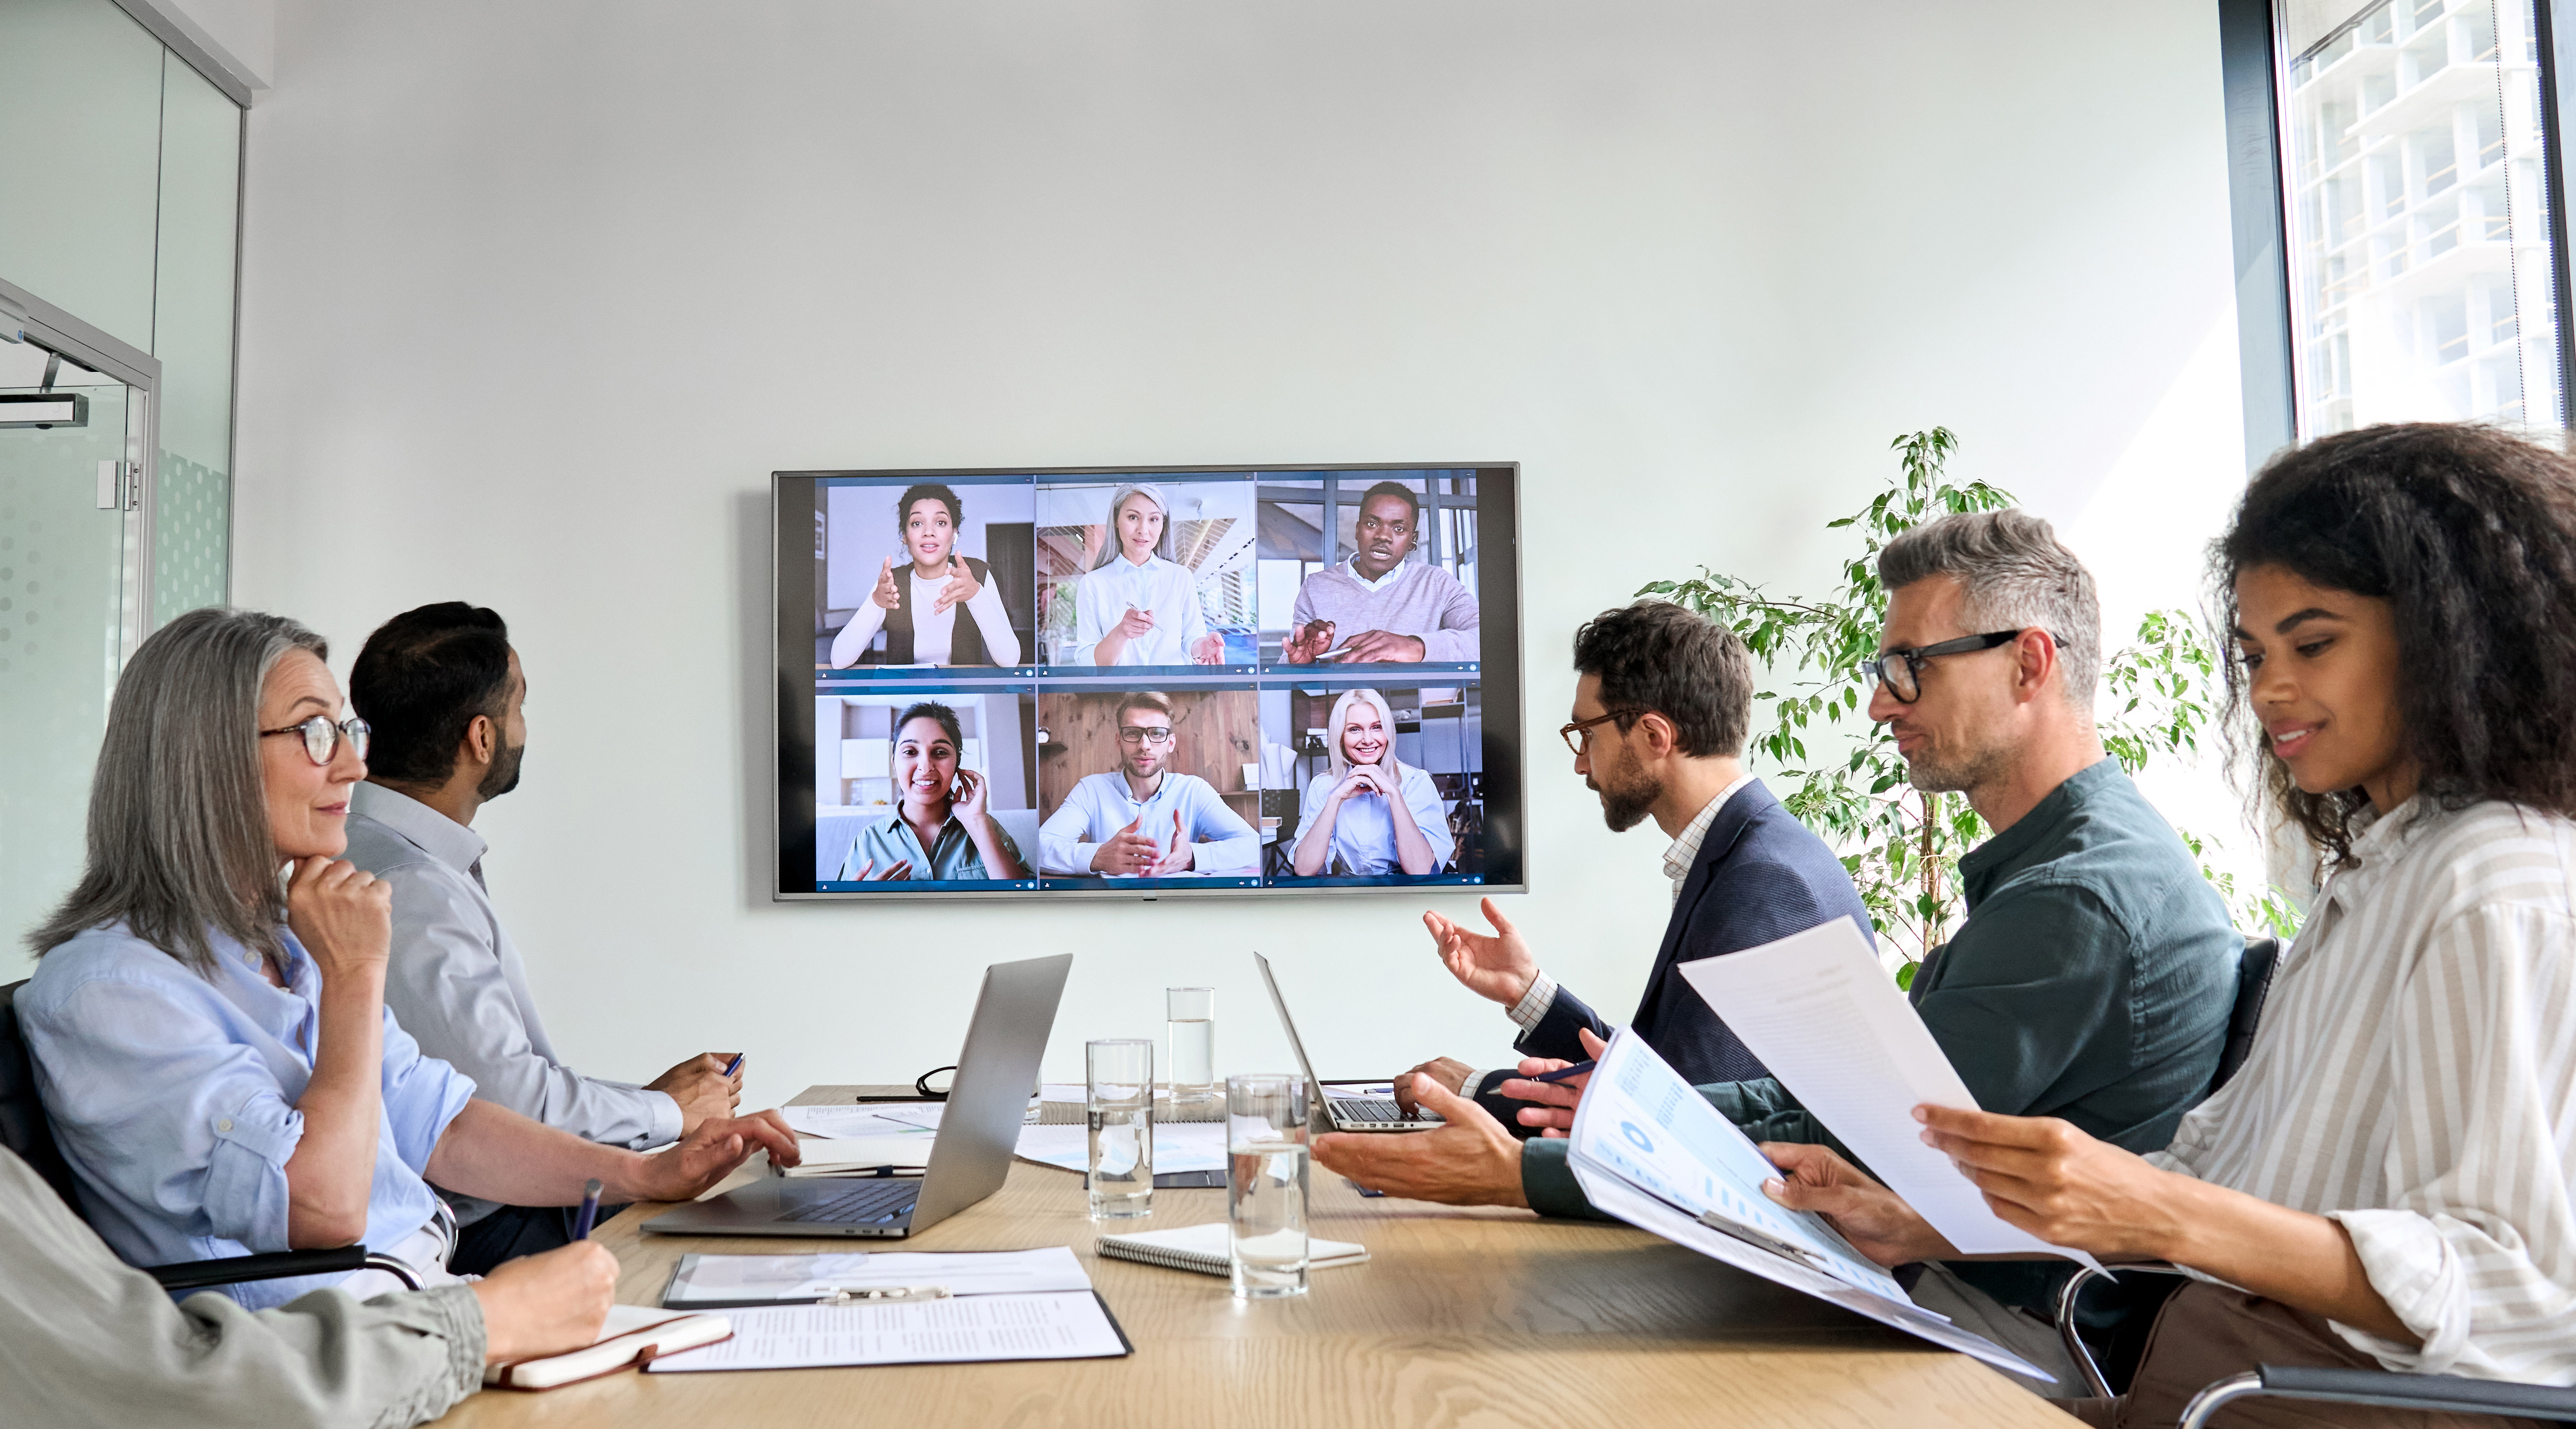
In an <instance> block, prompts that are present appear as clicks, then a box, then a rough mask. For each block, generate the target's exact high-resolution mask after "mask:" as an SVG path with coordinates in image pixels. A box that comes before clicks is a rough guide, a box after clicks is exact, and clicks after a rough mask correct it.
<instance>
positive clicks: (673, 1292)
mask: <svg viewBox="0 0 2576 1429" xmlns="http://www.w3.org/2000/svg"><path fill="white" fill-rule="evenodd" d="M901 1285H939V1286H945V1287H946V1288H947V1290H948V1292H949V1293H950V1294H952V1295H1011V1294H1020V1295H1025V1294H1036V1293H1040V1292H1053V1291H1059V1290H1088V1289H1090V1288H1091V1277H1090V1276H1089V1275H1088V1274H1086V1273H1084V1271H1083V1268H1082V1262H1081V1261H1080V1260H1078V1259H1076V1258H1075V1257H1074V1254H1073V1250H1072V1248H1071V1247H1069V1246H1061V1245H1051V1246H1045V1247H1042V1248H1040V1249H1037V1250H999V1251H913V1250H904V1251H873V1252H872V1251H846V1252H839V1253H827V1254H822V1255H691V1256H686V1257H684V1258H683V1259H682V1261H681V1265H680V1271H679V1273H678V1274H677V1275H674V1276H673V1277H672V1279H671V1285H670V1288H669V1289H667V1290H665V1291H663V1292H662V1298H663V1300H664V1301H665V1302H668V1303H671V1304H673V1305H682V1304H686V1303H688V1302H693V1301H697V1302H703V1301H708V1300H759V1299H773V1300H787V1299H795V1298H800V1297H801V1298H805V1299H819V1298H821V1297H822V1296H825V1295H829V1294H831V1293H832V1292H833V1291H835V1290H857V1289H863V1288H874V1287H889V1286H901Z"/></svg>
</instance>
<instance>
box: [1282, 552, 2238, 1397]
mask: <svg viewBox="0 0 2576 1429" xmlns="http://www.w3.org/2000/svg"><path fill="white" fill-rule="evenodd" d="M1878 574H1879V579H1880V581H1881V583H1882V584H1883V585H1884V586H1885V587H1886V588H1887V590H1888V592H1889V599H1888V610H1887V626H1886V629H1885V631H1884V632H1883V633H1882V634H1881V636H1880V639H1879V658H1878V659H1877V660H1875V661H1873V662H1871V663H1870V665H1869V666H1868V667H1867V668H1868V672H1869V673H1870V674H1872V675H1874V676H1875V677H1876V679H1877V685H1876V687H1875V689H1873V691H1872V692H1871V697H1870V704H1869V713H1870V718H1872V719H1873V720H1876V721H1878V722H1879V723H1881V724H1885V725H1887V726H1888V728H1889V730H1890V732H1891V733H1893V734H1894V735H1895V738H1896V748H1897V752H1898V753H1899V754H1901V755H1902V756H1903V757H1904V759H1905V761H1906V765H1907V769H1908V773H1909V776H1910V779H1911V782H1912V783H1913V785H1914V787H1915V788H1917V789H1920V790H1924V791H1926V792H1951V791H1955V792H1958V793H1961V794H1964V795H1966V796H1967V800H1968V805H1969V807H1970V808H1973V809H1975V810H1976V811H1977V814H1978V816H1979V817H1981V818H1982V819H1984V820H1985V822H1986V825H1987V827H1989V828H1991V829H1993V830H1994V836H1993V837H1991V838H1989V839H1987V840H1986V841H1985V842H1984V843H1983V844H1980V845H1978V846H1977V847H1976V848H1974V849H1972V850H1970V851H1969V852H1968V854H1967V855H1966V856H1965V857H1963V858H1961V859H1960V861H1959V878H1960V883H1961V886H1962V888H1963V890H1964V891H1965V893H1966V895H1967V904H1968V919H1967V922H1966V923H1965V924H1964V925H1963V926H1961V927H1960V929H1959V930H1958V932H1957V933H1956V934H1955V935H1954V936H1953V937H1952V938H1951V939H1950V941H1949V942H1948V943H1947V944H1945V945H1943V946H1941V947H1938V948H1935V949H1933V950H1932V951H1931V952H1930V954H1929V955H1928V956H1927V957H1926V958H1925V960H1924V962H1923V964H1922V966H1921V967H1919V968H1918V969H1916V972H1915V975H1914V980H1913V984H1912V987H1911V990H1910V991H1909V993H1908V996H1909V997H1910V998H1911V999H1912V1001H1913V1003H1914V1007H1915V1011H1916V1012H1918V1013H1919V1014H1920V1015H1921V1016H1922V1018H1923V1022H1924V1025H1925V1026H1926V1027H1927V1028H1929V1029H1930V1031H1931V1033H1932V1037H1933V1040H1934V1041H1936V1042H1938V1043H1939V1044H1940V1046H1941V1050H1942V1052H1943V1053H1944V1054H1946V1055H1947V1056H1948V1057H1949V1059H1950V1062H1951V1065H1952V1066H1954V1067H1956V1068H1957V1069H1958V1072H1959V1077H1960V1080H1962V1081H1963V1082H1965V1083H1966V1084H1967V1087H1968V1090H1969V1091H1970V1092H1971V1093H1973V1094H1974V1095H1975V1097H1976V1099H1977V1105H1978V1106H1979V1107H1980V1108H1982V1109H1984V1110H1986V1111H1990V1112H1998V1113H2002V1114H2004V1115H2008V1116H2054V1117H2062V1118H2064V1119H2065V1120H2067V1121H2069V1122H2071V1123H2073V1124H2074V1125H2075V1126H2077V1127H2079V1128H2081V1129H2082V1130H2083V1131H2084V1132H2086V1133H2087V1134H2089V1135H2091V1136H2094V1137H2096V1138H2098V1139H2100V1140H2104V1141H2109V1142H2112V1143H2114V1144H2116V1145H2118V1146H2121V1147H2123V1148H2125V1149H2127V1150H2131V1151H2138V1152H2146V1151H2154V1150H2160V1149H2162V1148H2163V1147H2164V1146H2165V1145H2166V1144H2167V1143H2168V1142H2169V1141H2171V1140H2172V1137H2173V1133H2174V1128H2175V1127H2176V1126H2177V1125H2179V1124H2180V1122H2181V1120H2182V1116H2183V1113H2184V1112H2185V1111H2187V1110H2189V1109H2190V1108H2191V1106H2192V1105H2193V1104H2195V1103H2196V1102H2198V1101H2199V1100H2200V1099H2201V1098H2202V1096H2204V1095H2205V1094H2206V1093H2207V1092H2208V1090H2209V1083H2210V1079H2211V1078H2212V1076H2213V1075H2215V1073H2216V1071H2217V1068H2218V1055H2219V1052H2220V1050H2221V1048H2222V1047H2223V1045H2224V1044H2225V1041H2226V1034H2227V1018H2228V1013H2229V1011H2230V1009H2231V1008H2232V1007H2233V1005H2234V1001H2235V990H2236V976H2235V974H2236V962H2237V957H2238V954H2239V953H2240V951H2241V950H2242V948H2243V946H2244V940H2243V939H2242V938H2241V937H2240V936H2239V935H2238V934H2237V933H2236V932H2235V931H2234V930H2233V929H2232V928H2230V927H2229V925H2228V921H2227V908H2226V905H2225V904H2224V903H2222V902H2221V901H2220V900H2219V897H2218V894H2217V892H2216V891H2215V890H2213V889H2212V888H2211V887H2210V886H2209V882H2208V880H2207V879H2205V878H2204V877H2202V876H2201V872H2200V868H2199V864H2198V862H2197V861H2196V860H2195V859H2194V858H2193V857H2192V854H2191V850H2190V849H2189V848H2188V847H2186V846H2185V845H2184V844H2183V841H2182V839H2181V837H2180V836H2179V835H2177V834H2176V833H2175V832H2174V831H2173V828H2172V826H2171V825H2169V824H2167V823H2166V822H2165V821H2164V819H2163V817H2162V816H2161V815H2159V814H2157V812H2156V811H2155V807H2154V806H2153V805H2151V804H2149V803H2148V802H2147V801H2146V799H2145V797H2144V796H2142V795H2141V794H2139V793H2138V790H2137V786H2136V785H2134V784H2132V783H2131V782H2130V781H2129V777H2128V775H2127V774H2126V773H2124V772H2122V770H2121V768H2120V766H2119V764H2118V762H2117V761H2115V760H2112V759H2110V758H2109V757H2107V756H2106V755H2105V754H2104V753H2103V749H2102V741H2101V738H2100V736H2099V735H2098V734H2097V733H2096V732H2095V730H2094V726H2093V688H2094V683H2095V678H2096V676H2097V674H2098V672H2099V669H2100V664H2101V648H2102V643H2101V642H2102V618H2101V610H2100V606H2099V605H2098V603H2097V602H2096V599H2095V596H2094V593H2093V577H2092V575H2091V573H2090V572H2088V571H2086V570H2085V569H2084V566H2083V563H2082V562H2080V561H2078V560H2076V559H2075V555H2074V553H2073V552H2071V551H2069V550H2067V549H2066V547H2065V546H2063V545H2061V544H2059V542H2058V540H2057V537H2056V534H2055V533H2054V532H2053V531H2051V530H2050V529H2049V525H2048V523H2047V522H2045V521H2042V520H2040V519H2039V518H2037V517H2035V516H2031V515H2029V514H2027V513H2025V512H2021V511H1987V512H1973V513H1960V514H1956V515H1951V516H1944V517H1942V518H1941V519H1939V520H1937V521H1932V522H1928V523H1926V524H1924V525H1922V526H1919V527H1916V528H1915V529H1914V530H1911V531H1908V532H1906V533H1905V534H1904V535H1902V536H1899V537H1897V538H1896V539H1895V540H1894V541H1891V542H1889V543H1888V544H1887V546H1886V547H1885V549H1883V550H1881V551H1880V552H1879V557H1878ZM1599 1045H1600V1044H1599V1043H1598V1042H1597V1041H1587V1042H1586V1043H1585V1047H1586V1051H1587V1054H1588V1053H1589V1052H1590V1051H1591V1050H1593V1049H1596V1048H1597V1047H1598V1046H1599ZM1551 1066H1552V1063H1551V1061H1549V1060H1544V1059H1532V1060H1529V1061H1525V1062H1523V1063H1522V1064H1521V1068H1520V1071H1521V1078H1514V1079H1509V1080H1506V1081H1504V1082H1503V1084H1502V1086H1501V1087H1500V1088H1498V1089H1497V1090H1499V1091H1501V1092H1502V1093H1504V1094H1506V1095H1509V1096H1516V1097H1524V1098H1527V1099H1529V1100H1531V1101H1537V1102H1547V1103H1553V1105H1550V1106H1540V1107H1528V1108H1525V1109H1523V1110H1522V1111H1521V1112H1520V1120H1521V1121H1522V1122H1523V1123H1524V1124H1529V1125H1537V1126H1541V1127H1543V1128H1545V1129H1547V1130H1548V1131H1549V1132H1550V1133H1552V1136H1551V1137H1550V1138H1549V1139H1542V1140H1532V1141H1529V1142H1527V1143H1525V1144H1524V1143H1521V1142H1518V1141H1516V1140H1514V1139H1513V1137H1512V1136H1511V1134H1510V1133H1509V1132H1508V1131H1507V1130H1506V1129H1505V1128H1504V1127H1503V1126H1501V1125H1500V1124H1499V1123H1497V1122H1496V1121H1495V1120H1494V1119H1493V1118H1492V1117H1491V1116H1489V1115H1487V1114H1486V1113H1485V1112H1484V1111H1483V1109H1481V1108H1479V1107H1477V1106H1476V1105H1475V1104H1474V1103H1472V1102H1467V1101H1464V1100H1461V1099H1460V1098H1458V1097H1455V1096H1453V1095H1451V1094H1450V1093H1449V1092H1448V1091H1447V1089H1446V1088H1444V1087H1442V1086H1440V1085H1438V1084H1437V1083H1436V1082H1433V1083H1432V1084H1430V1085H1428V1086H1421V1085H1419V1084H1417V1087H1418V1090H1419V1092H1420V1096H1421V1101H1422V1104H1423V1105H1425V1106H1427V1107H1429V1108H1430V1109H1431V1110H1433V1111H1435V1112H1438V1113H1440V1114H1441V1115H1442V1116H1444V1117H1446V1118H1448V1119H1449V1120H1450V1122H1451V1123H1452V1125H1450V1126H1447V1127H1444V1128H1442V1129H1440V1130H1439V1131H1435V1132H1430V1133H1425V1134H1421V1135H1416V1136H1409V1137H1354V1136H1348V1135H1339V1136H1326V1137H1321V1138H1318V1139H1317V1141H1316V1143H1315V1159H1316V1160H1317V1161H1318V1162H1320V1163H1322V1164H1323V1165H1325V1166H1328V1167H1330V1168H1332V1169H1333V1170H1336V1171H1340V1172H1342V1173H1344V1174H1345V1175H1349V1176H1351V1177H1354V1178H1355V1179H1357V1180H1358V1181H1359V1182H1360V1183H1361V1184H1362V1185H1366V1186H1370V1187H1374V1188H1376V1189H1379V1190H1383V1191H1386V1192H1388V1193H1390V1194H1394V1195H1403V1196H1413V1197H1419V1198H1421V1199H1426V1200H1438V1201H1448V1202H1452V1203H1455V1204H1502V1205H1525V1206H1529V1207H1531V1208H1533V1209H1535V1210H1539V1211H1541V1212H1544V1213H1547V1214H1552V1215H1587V1214H1594V1213H1593V1212H1592V1211H1591V1209H1590V1206H1589V1204H1588V1203H1587V1202H1586V1200H1585V1199H1584V1196H1583V1193H1582V1189H1581V1188H1580V1187H1579V1186H1577V1185H1576V1184H1575V1181H1574V1177H1573V1174H1572V1173H1571V1171H1570V1170H1569V1169H1568V1168H1567V1165H1566V1159H1565V1151H1566V1143H1565V1142H1564V1141H1563V1140H1562V1139H1558V1138H1561V1137H1562V1135H1563V1132H1564V1130H1565V1129H1566V1128H1568V1127H1570V1126H1572V1125H1573V1107H1574V1103H1575V1101H1576V1100H1577V1098H1578V1097H1579V1096H1580V1094H1581V1088H1580V1085H1579V1082H1580V1081H1581V1080H1582V1079H1576V1080H1575V1081H1570V1082H1567V1083H1564V1084H1561V1086H1562V1089H1560V1086H1559V1085H1551V1084H1544V1083H1536V1082H1531V1081H1527V1080H1524V1078H1526V1077H1528V1076H1531V1075H1534V1074H1536V1073H1539V1072H1543V1071H1546V1070H1549V1069H1550V1068H1551ZM1699 1090H1700V1092H1701V1094H1702V1095H1703V1096H1706V1097H1707V1098H1708V1099H1709V1100H1710V1102H1712V1103H1713V1104H1715V1105H1716V1107H1717V1108H1718V1110H1719V1111H1721V1112H1723V1113H1724V1114H1725V1115H1726V1116H1727V1117H1728V1119H1730V1120H1732V1121H1734V1122H1735V1123H1736V1124H1737V1126H1739V1127H1740V1128H1741V1129H1742V1130H1743V1131H1744V1132H1745V1134H1746V1135H1747V1136H1750V1137H1751V1138H1752V1139H1753V1140H1755V1141H1757V1142H1808V1143H1815V1142H1823V1143H1825V1144H1827V1145H1831V1146H1834V1148H1835V1149H1836V1150H1837V1151H1839V1152H1842V1153H1843V1154H1844V1155H1845V1157H1846V1159H1855V1158H1851V1157H1850V1155H1849V1151H1848V1148H1845V1147H1842V1146H1841V1145H1839V1144H1838V1143H1836V1142H1835V1140H1834V1138H1833V1137H1832V1136H1831V1135H1830V1134H1828V1133H1827V1132H1826V1130H1825V1128H1824V1127H1823V1125H1822V1124H1821V1123H1819V1122H1818V1121H1817V1120H1816V1119H1815V1117H1814V1116H1812V1115H1811V1114H1809V1113H1808V1112H1807V1110H1806V1109H1805V1108H1804V1107H1802V1106H1800V1105H1799V1104H1798V1102H1797V1099H1796V1098H1794V1097H1792V1096H1790V1095H1789V1093H1788V1092H1787V1090H1786V1089H1784V1088H1783V1087H1782V1086H1781V1085H1780V1084H1779V1083H1778V1082H1776V1081H1772V1080H1770V1079H1767V1078H1765V1079H1761V1080H1753V1081H1735V1082H1728V1083H1723V1084H1719V1085H1711V1086H1702V1087H1700V1089H1699ZM1441 1141H1445V1142H1446V1144H1445V1145H1438V1144H1435V1143H1437V1142H1441ZM2064 1266H2065V1263H2064V1262H2061V1261H2045V1262H2036V1261H2020V1262H2012V1261H1987V1262H1960V1263H1958V1264H1956V1265H1952V1266H1934V1267H1931V1268H1929V1269H1928V1270H1926V1271H1923V1272H1921V1278H1920V1279H1919V1280H1918V1281H1917V1282H1916V1283H1915V1285H1914V1297H1915V1300H1916V1301H1917V1302H1918V1303H1920V1304H1922V1305H1924V1306H1926V1307H1928V1308H1930V1309H1933V1310H1937V1311H1940V1312H1941V1313H1943V1314H1945V1315H1948V1316H1950V1317H1951V1318H1952V1319H1954V1320H1957V1321H1959V1322H1961V1323H1963V1324H1966V1325H1967V1326H1968V1327H1969V1328H1971V1329H1975V1330H1977V1331H1978V1332H1979V1333H1982V1334H1985V1335H1987V1336H1988V1337H1989V1338H1993V1339H1998V1340H2000V1341H2002V1342H2003V1343H2005V1344H2006V1345H2007V1346H2009V1347H2011V1348H2012V1349H2014V1350H2015V1351H2016V1352H2017V1353H2020V1354H2021V1355H2022V1356H2023V1357H2024V1358H2027V1359H2032V1360H2033V1361H2034V1362H2036V1363H2039V1364H2041V1365H2042V1366H2043V1367H2048V1366H2051V1365H2064V1366H2066V1373H2067V1374H2069V1375H2071V1374H2072V1373H2073V1372H2074V1371H2073V1369H2072V1366H2071V1363H2069V1362H2068V1361H2066V1360H2065V1358H2064V1351H2063V1349H2062V1348H2060V1347H2059V1345H2058V1341H2057V1339H2056V1335H2055V1332H2054V1331H2052V1330H2050V1329H2048V1328H2047V1325H2046V1315H2047V1313H2048V1307H2049V1305H2050V1302H2051V1301H2052V1299H2053V1295H2054V1287H2055V1286H2056V1284H2058V1283H2059V1282H2061V1281H2062V1280H2063V1279H2064V1277H2065V1268H2064ZM1998 1302H2000V1303H1998ZM2022 1312H2030V1313H2032V1314H2036V1315H2038V1316H2039V1317H2040V1318H2039V1319H2037V1320H2033V1319H2031V1318H2030V1315H2029V1314H2025V1313H2022Z"/></svg>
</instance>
